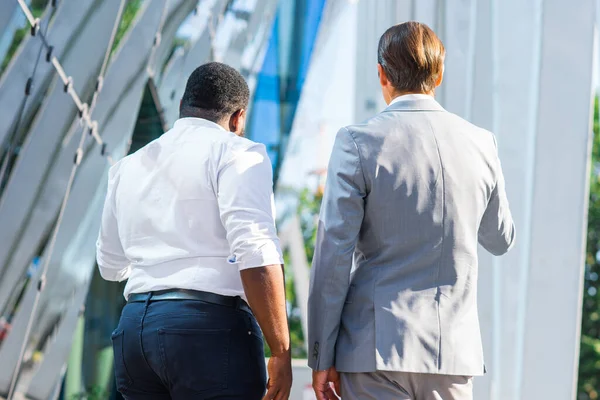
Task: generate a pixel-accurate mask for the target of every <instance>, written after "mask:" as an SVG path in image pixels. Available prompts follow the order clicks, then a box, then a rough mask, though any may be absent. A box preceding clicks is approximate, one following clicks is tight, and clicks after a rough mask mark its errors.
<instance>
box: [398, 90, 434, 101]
mask: <svg viewBox="0 0 600 400" xmlns="http://www.w3.org/2000/svg"><path fill="white" fill-rule="evenodd" d="M407 94H426V95H427V96H431V97H434V96H435V91H434V90H431V91H429V92H409V91H406V92H399V91H395V92H393V93H392V99H395V98H396V97H400V96H406V95H407Z"/></svg>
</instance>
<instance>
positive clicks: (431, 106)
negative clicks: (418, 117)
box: [383, 97, 445, 112]
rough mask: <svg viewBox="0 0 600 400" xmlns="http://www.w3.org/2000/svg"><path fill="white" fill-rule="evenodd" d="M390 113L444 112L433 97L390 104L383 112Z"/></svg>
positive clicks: (408, 99) (409, 99)
mask: <svg viewBox="0 0 600 400" xmlns="http://www.w3.org/2000/svg"><path fill="white" fill-rule="evenodd" d="M391 111H445V110H444V107H442V106H441V105H440V103H438V102H437V101H435V99H434V98H433V97H429V98H418V99H414V98H407V99H400V100H398V101H396V102H394V103H392V104H390V105H389V106H388V107H387V108H386V109H385V110H383V112H391Z"/></svg>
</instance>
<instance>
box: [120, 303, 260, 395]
mask: <svg viewBox="0 0 600 400" xmlns="http://www.w3.org/2000/svg"><path fill="white" fill-rule="evenodd" d="M112 340H113V350H114V355H115V377H116V384H117V389H118V390H119V392H121V394H122V395H123V397H124V398H125V399H126V400H137V399H148V400H152V399H160V400H163V399H164V400H166V399H174V400H180V399H181V400H183V399H219V400H229V399H231V400H234V399H244V400H254V399H256V400H259V399H262V397H263V396H264V394H265V387H266V369H265V359H264V354H263V341H262V334H261V331H260V328H259V327H258V324H257V323H256V320H255V318H254V316H253V315H252V314H251V313H250V312H248V311H244V310H242V309H239V308H229V307H225V306H220V305H214V304H209V303H205V302H202V301H196V300H162V301H150V300H147V301H146V302H145V303H143V302H139V303H128V304H127V305H126V306H125V307H124V308H123V313H122V315H121V320H120V321H119V326H118V327H117V329H116V330H115V331H114V333H113V335H112Z"/></svg>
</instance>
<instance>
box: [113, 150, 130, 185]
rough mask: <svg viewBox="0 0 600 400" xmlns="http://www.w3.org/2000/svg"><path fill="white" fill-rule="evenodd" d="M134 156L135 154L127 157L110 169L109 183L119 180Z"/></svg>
mask: <svg viewBox="0 0 600 400" xmlns="http://www.w3.org/2000/svg"><path fill="white" fill-rule="evenodd" d="M134 155H135V153H134V154H130V155H128V156H125V157H123V158H121V159H120V160H119V161H117V162H116V163H115V164H113V165H112V166H111V167H110V169H109V170H108V180H109V182H113V181H115V180H117V179H118V178H119V176H120V175H121V174H122V172H123V170H124V169H125V168H126V165H127V163H128V162H129V161H130V160H131V158H132V157H133V156H134Z"/></svg>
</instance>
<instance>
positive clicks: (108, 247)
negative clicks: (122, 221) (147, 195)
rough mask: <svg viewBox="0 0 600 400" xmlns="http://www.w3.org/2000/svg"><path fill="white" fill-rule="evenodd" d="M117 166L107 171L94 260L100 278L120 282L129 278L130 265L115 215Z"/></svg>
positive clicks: (117, 179)
mask: <svg viewBox="0 0 600 400" xmlns="http://www.w3.org/2000/svg"><path fill="white" fill-rule="evenodd" d="M118 166H119V164H117V165H115V166H114V167H112V168H111V169H110V171H109V173H108V189H107V191H106V199H105V201H104V210H103V212H102V223H101V225H100V233H99V234H98V240H97V241H96V262H97V263H98V268H99V269H100V275H101V276H102V278H104V279H106V280H108V281H118V282H121V281H124V280H125V279H127V278H129V275H130V274H131V266H130V263H129V260H128V259H127V257H126V256H125V252H124V251H123V246H122V245H121V239H120V238H119V229H118V226H117V217H116V215H115V190H116V188H117V184H118V181H119V178H118Z"/></svg>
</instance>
